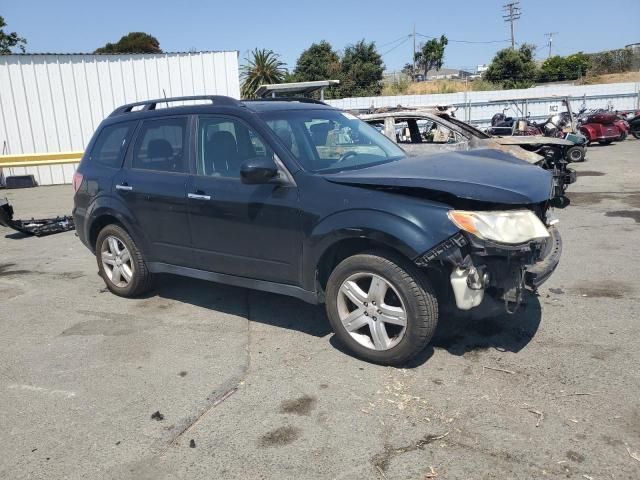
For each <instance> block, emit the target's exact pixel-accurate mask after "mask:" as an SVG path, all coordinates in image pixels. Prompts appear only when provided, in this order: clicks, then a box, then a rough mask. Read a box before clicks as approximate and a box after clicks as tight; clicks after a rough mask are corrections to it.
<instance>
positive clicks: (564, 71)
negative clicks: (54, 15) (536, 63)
mask: <svg viewBox="0 0 640 480" xmlns="http://www.w3.org/2000/svg"><path fill="white" fill-rule="evenodd" d="M589 67H590V60H589V56H588V55H586V54H584V53H582V52H578V53H574V54H573V55H569V56H568V57H561V56H559V55H556V56H554V57H549V58H547V59H546V60H545V61H544V62H542V65H541V66H540V70H539V72H538V81H539V82H559V81H562V80H575V79H577V78H580V77H584V76H585V75H586V74H587V70H588V69H589Z"/></svg>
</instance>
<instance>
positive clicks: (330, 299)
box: [326, 252, 438, 365]
mask: <svg viewBox="0 0 640 480" xmlns="http://www.w3.org/2000/svg"><path fill="white" fill-rule="evenodd" d="M326 302H327V303H326V308H327V315H328V317H329V321H330V322H331V326H332V327H333V330H334V332H335V334H336V337H337V338H338V340H339V341H340V342H341V343H342V344H343V345H345V346H346V347H347V348H348V349H349V350H350V351H351V352H353V353H354V354H355V355H356V356H358V357H360V358H362V359H363V360H367V361H370V362H373V363H379V364H382V365H401V364H403V363H405V362H406V361H407V360H409V359H410V358H411V357H413V356H415V355H416V354H417V353H419V352H420V351H421V350H423V349H424V348H425V346H426V345H427V344H428V343H429V341H430V340H431V337H432V336H433V334H434V332H435V329H436V325H437V323H438V302H437V299H436V296H435V294H434V292H433V289H432V287H431V285H430V283H429V281H428V279H427V278H426V277H425V276H424V275H422V274H421V272H420V271H419V270H418V269H417V268H416V267H415V266H413V264H411V263H410V262H409V261H406V260H405V259H403V258H402V257H400V256H397V255H395V254H391V253H382V252H370V253H363V254H358V255H354V256H352V257H349V258H347V259H346V260H343V261H342V262H341V263H340V264H339V265H338V266H337V267H336V268H335V269H334V271H333V272H332V273H331V276H330V277H329V281H328V283H327V292H326Z"/></svg>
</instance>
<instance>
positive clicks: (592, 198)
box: [567, 192, 640, 208]
mask: <svg viewBox="0 0 640 480" xmlns="http://www.w3.org/2000/svg"><path fill="white" fill-rule="evenodd" d="M567 196H568V197H569V199H570V200H571V205H578V206H589V205H597V204H599V203H601V202H602V201H604V200H618V201H620V202H623V203H626V204H627V205H629V206H630V207H634V208H640V192H568V193H567Z"/></svg>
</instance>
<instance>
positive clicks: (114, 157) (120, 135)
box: [89, 122, 135, 168]
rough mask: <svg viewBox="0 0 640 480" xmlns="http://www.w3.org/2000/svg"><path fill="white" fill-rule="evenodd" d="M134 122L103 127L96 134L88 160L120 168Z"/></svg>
mask: <svg viewBox="0 0 640 480" xmlns="http://www.w3.org/2000/svg"><path fill="white" fill-rule="evenodd" d="M134 126H135V122H126V123H118V124H116V125H109V126H108V127H104V128H103V129H102V131H101V132H100V133H99V134H98V138H97V140H96V143H95V144H94V145H93V149H92V150H91V155H90V157H89V159H90V160H91V161H92V162H95V163H99V164H100V165H104V166H106V167H112V168H120V167H121V166H122V159H123V157H124V152H125V150H126V147H127V141H128V139H129V138H130V135H131V131H132V130H133V127H134Z"/></svg>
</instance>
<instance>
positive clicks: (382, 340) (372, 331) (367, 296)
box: [337, 272, 407, 350]
mask: <svg viewBox="0 0 640 480" xmlns="http://www.w3.org/2000/svg"><path fill="white" fill-rule="evenodd" d="M337 306H338V314H339V317H340V321H341V322H342V325H343V326H344V328H345V329H346V331H347V332H348V333H349V335H351V337H352V338H353V339H354V340H355V341H357V342H358V343H359V344H361V345H363V346H364V347H367V348H370V349H372V350H389V349H391V348H393V347H395V346H396V345H397V344H398V343H399V342H400V340H402V337H403V336H404V334H405V332H406V330H407V309H406V308H405V306H404V303H403V302H402V299H401V298H400V295H399V294H398V292H397V291H396V289H395V288H394V287H393V285H392V284H391V283H390V282H389V281H388V280H386V279H384V278H383V277H381V276H380V275H377V274H374V273H368V272H359V273H355V274H353V275H351V276H349V277H348V278H347V279H346V280H345V281H344V282H343V283H342V285H341V286H340V290H339V291H338V301H337Z"/></svg>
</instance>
